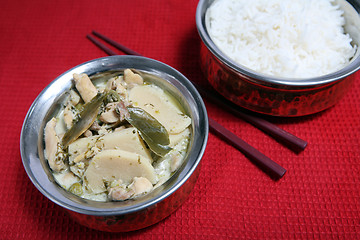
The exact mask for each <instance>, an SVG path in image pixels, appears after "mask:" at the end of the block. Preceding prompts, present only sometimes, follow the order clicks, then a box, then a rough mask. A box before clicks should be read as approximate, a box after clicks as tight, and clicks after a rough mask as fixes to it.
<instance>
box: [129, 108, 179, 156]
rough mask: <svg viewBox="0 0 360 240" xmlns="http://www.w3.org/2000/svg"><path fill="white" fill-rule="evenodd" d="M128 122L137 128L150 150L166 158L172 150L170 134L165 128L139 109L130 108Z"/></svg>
mask: <svg viewBox="0 0 360 240" xmlns="http://www.w3.org/2000/svg"><path fill="white" fill-rule="evenodd" d="M127 109H128V111H129V116H128V117H127V119H126V120H127V121H128V122H129V123H130V124H131V125H132V126H133V127H135V128H136V129H137V130H138V131H139V132H140V136H141V137H142V139H143V140H144V141H145V142H146V143H147V145H148V146H149V148H150V149H151V150H152V151H153V152H154V153H155V154H157V155H159V156H162V157H163V156H165V155H166V154H167V153H168V152H169V151H170V150H171V149H172V148H171V147H169V146H168V145H169V144H170V140H169V134H168V132H167V131H166V129H165V127H164V126H163V125H162V124H161V123H160V122H159V121H158V120H156V119H155V118H154V117H153V116H151V115H150V114H149V113H147V112H146V111H145V110H143V109H141V108H137V107H128V108H127Z"/></svg>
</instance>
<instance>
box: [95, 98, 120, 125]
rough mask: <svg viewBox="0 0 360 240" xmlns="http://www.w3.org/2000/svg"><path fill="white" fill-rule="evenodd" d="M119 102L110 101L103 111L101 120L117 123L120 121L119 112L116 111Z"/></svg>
mask: <svg viewBox="0 0 360 240" xmlns="http://www.w3.org/2000/svg"><path fill="white" fill-rule="evenodd" d="M117 104H118V102H112V103H108V104H107V105H106V107H105V111H104V112H103V113H101V115H100V117H99V120H100V121H102V122H104V123H116V122H119V121H120V118H119V114H118V113H117V111H116V106H117Z"/></svg>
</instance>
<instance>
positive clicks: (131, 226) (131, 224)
mask: <svg viewBox="0 0 360 240" xmlns="http://www.w3.org/2000/svg"><path fill="white" fill-rule="evenodd" d="M199 172H200V164H199V165H198V167H197V168H196V169H195V171H194V172H193V174H192V175H191V176H190V177H189V179H188V180H187V181H186V182H185V183H184V184H183V185H182V186H181V187H180V188H179V189H178V190H177V191H175V192H174V193H173V194H171V195H170V196H169V197H167V198H165V199H164V200H163V201H161V202H159V203H157V204H156V205H153V206H151V207H149V208H147V209H144V210H143V211H138V212H134V213H129V214H125V215H115V216H94V215H85V214H80V213H77V212H73V211H70V210H66V212H67V213H68V214H69V215H70V217H72V218H73V219H74V220H75V221H77V222H78V223H80V224H82V225H84V226H86V227H89V228H92V229H96V230H101V231H106V232H129V231H135V230H139V229H142V228H145V227H148V226H150V225H153V224H155V223H157V222H159V221H161V220H163V219H164V218H166V217H167V216H169V215H170V214H171V213H173V212H174V211H175V210H176V209H178V208H179V207H180V206H181V204H182V203H183V202H184V201H185V200H186V199H187V197H188V196H189V194H190V193H191V191H192V189H193V188H194V185H195V183H196V181H197V179H198V176H199Z"/></svg>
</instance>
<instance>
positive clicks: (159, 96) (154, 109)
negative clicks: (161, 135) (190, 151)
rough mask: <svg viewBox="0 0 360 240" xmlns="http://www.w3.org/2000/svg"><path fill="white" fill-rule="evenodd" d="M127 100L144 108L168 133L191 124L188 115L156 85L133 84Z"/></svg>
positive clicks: (173, 132) (178, 130) (175, 131)
mask: <svg viewBox="0 0 360 240" xmlns="http://www.w3.org/2000/svg"><path fill="white" fill-rule="evenodd" d="M129 100H130V101H131V102H132V104H133V106H135V107H139V108H142V109H144V110H145V111H146V112H148V113H149V114H151V115H152V116H153V117H154V118H156V119H157V120H158V121H159V122H160V123H161V124H162V125H163V126H164V127H165V128H166V130H167V131H168V133H169V134H177V133H180V132H182V131H183V130H184V129H185V128H187V127H188V126H189V125H190V124H191V119H190V117H188V116H187V115H185V114H184V113H183V112H182V111H181V110H180V109H179V108H178V107H177V106H176V104H175V103H174V102H173V101H172V100H171V99H170V98H169V97H168V96H167V95H166V94H165V92H164V91H163V90H162V89H160V88H158V87H153V86H151V85H141V86H135V87H134V88H132V89H131V91H130V93H129Z"/></svg>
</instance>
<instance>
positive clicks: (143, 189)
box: [128, 177, 153, 197]
mask: <svg viewBox="0 0 360 240" xmlns="http://www.w3.org/2000/svg"><path fill="white" fill-rule="evenodd" d="M128 188H129V189H133V190H134V197H136V196H139V195H141V194H146V193H148V192H150V191H151V190H152V189H153V185H152V184H151V182H150V181H149V180H148V179H147V178H144V177H134V181H133V182H132V183H131V184H130V185H129V187H128Z"/></svg>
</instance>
